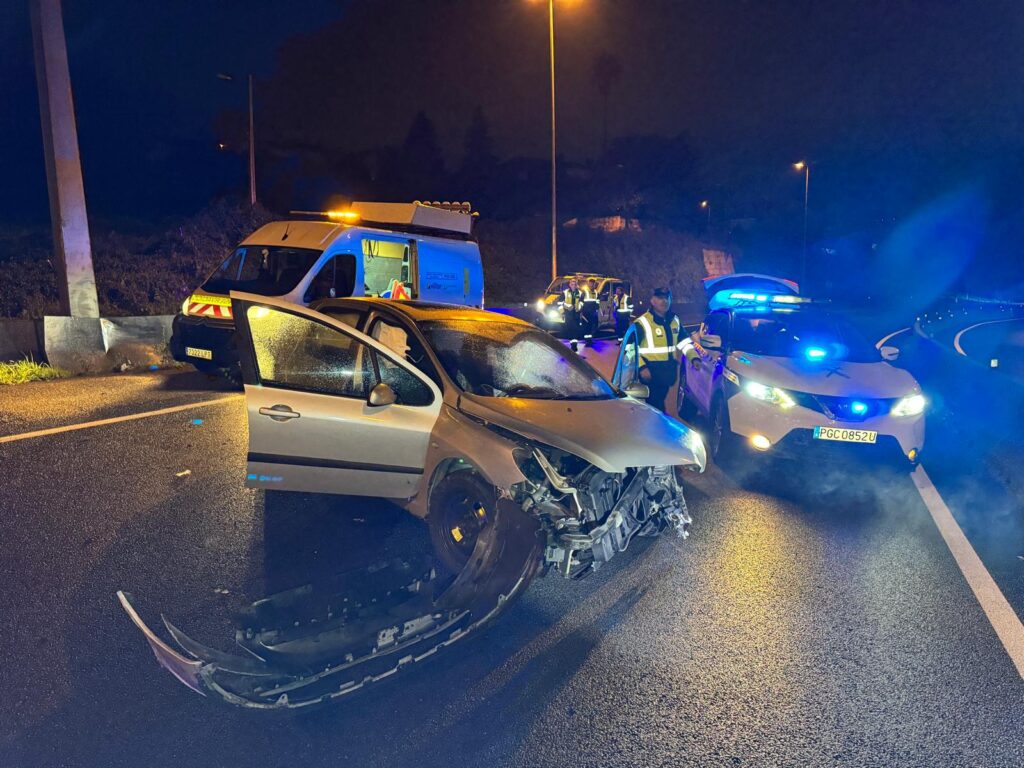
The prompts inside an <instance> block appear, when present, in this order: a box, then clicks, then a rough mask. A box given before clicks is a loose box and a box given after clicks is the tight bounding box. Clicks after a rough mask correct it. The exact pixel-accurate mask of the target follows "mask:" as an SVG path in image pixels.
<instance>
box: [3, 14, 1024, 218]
mask: <svg viewBox="0 0 1024 768" xmlns="http://www.w3.org/2000/svg"><path fill="white" fill-rule="evenodd" d="M13 6H14V10H13V12H8V13H6V14H5V15H4V18H3V20H2V21H0V24H2V25H3V26H2V27H0V102H2V103H3V104H5V105H6V108H5V109H4V111H3V112H2V113H0V136H2V137H3V141H2V146H0V164H2V167H3V178H4V183H3V185H2V187H0V218H6V219H11V220H39V219H40V218H42V219H45V216H46V199H45V186H44V178H43V162H42V150H41V143H40V139H39V126H38V107H37V103H36V95H35V83H34V76H33V71H32V64H31V33H30V29H29V24H28V13H27V9H26V6H27V2H26V0H14V2H13ZM557 8H558V10H557V14H558V18H559V21H558V36H559V39H558V52H557V55H558V78H559V108H560V131H559V136H560V145H561V149H562V151H563V152H565V154H566V155H567V156H569V157H570V158H574V159H580V160H582V159H586V158H588V157H592V156H593V155H594V154H595V152H596V151H597V149H598V147H599V142H600V119H599V113H598V108H599V104H600V99H599V97H598V94H597V91H596V88H595V86H594V83H593V79H592V77H591V74H590V71H591V66H592V62H593V58H594V55H595V54H596V53H597V52H599V51H600V50H603V49H607V50H610V51H612V52H613V53H615V54H616V55H617V56H618V57H619V58H620V59H621V61H622V65H623V77H622V80H621V81H620V83H619V84H618V85H617V86H616V87H615V89H614V91H613V93H612V109H611V112H610V128H611V132H612V134H613V135H624V134H630V133H632V134H637V133H658V134H664V135H675V134H678V133H680V132H686V133H687V134H689V135H690V137H691V138H692V140H693V143H694V145H695V147H696V148H697V150H698V154H699V156H700V157H701V161H702V172H701V179H702V183H703V184H704V185H706V187H708V188H716V187H720V188H728V187H732V188H736V187H742V186H746V185H752V186H757V185H759V184H762V183H764V182H765V180H766V179H767V180H768V182H767V184H766V188H769V187H771V185H772V184H779V183H781V182H780V181H779V179H780V178H781V177H784V176H785V170H786V166H787V164H788V163H789V162H791V161H792V160H793V159H796V158H797V157H801V156H804V155H809V156H811V157H812V158H814V159H815V160H816V161H817V162H818V163H819V164H820V170H819V171H818V176H817V177H816V181H817V182H818V183H819V184H821V185H822V186H823V187H828V186H829V184H831V186H832V188H833V190H835V189H840V188H846V189H847V190H855V191H851V192H850V194H854V193H856V194H859V195H863V194H871V191H870V190H871V189H874V190H875V191H876V192H877V194H879V195H881V196H887V195H888V196H892V195H899V194H903V193H904V191H906V193H907V194H915V195H918V196H922V195H923V196H927V195H932V194H934V195H939V194H942V193H943V192H945V191H946V190H947V188H948V187H950V186H952V185H955V184H958V183H970V182H972V181H977V180H979V179H981V180H984V179H986V178H988V177H989V176H991V175H992V174H993V173H998V171H999V167H1000V165H1004V164H1005V163H1006V161H1007V158H1019V157H1020V155H1021V147H1022V146H1024V139H1022V138H1021V128H1022V117H1024V89H1022V88H1021V82H1024V44H1022V43H1024V3H1020V2H1019V1H1018V0H1003V1H1001V0H984V1H981V0H979V1H978V2H959V3H956V2H942V1H941V0H888V1H887V2H882V1H880V0H857V1H854V0H835V1H833V2H828V3H821V2H811V1H809V0H790V1H789V2H761V1H753V0H751V1H749V2H744V1H742V0H720V1H717V2H714V1H712V0H703V1H699V2H698V1H696V0H678V1H675V2H673V1H671V0H560V4H559V5H558V7H557ZM65 24H66V30H67V36H68V44H69V52H70V60H71V74H72V79H73V84H74V87H75V96H76V104H77V113H78V119H79V128H80V142H81V146H82V151H83V158H84V163H85V174H86V178H85V181H86V192H87V195H88V197H89V201H90V206H91V208H92V211H93V213H94V214H95V215H97V216H104V217H126V218H135V217H143V216H152V214H153V212H154V211H155V210H161V211H167V212H169V213H183V212H189V211H191V210H194V209H196V208H198V207H200V206H202V205H203V204H204V203H205V202H206V201H207V200H208V199H209V197H210V196H212V195H213V194H215V193H217V192H218V191H220V190H223V189H224V188H226V187H227V186H230V185H232V184H235V183H236V182H237V179H238V178H239V176H240V174H242V172H243V171H242V166H241V162H240V160H239V159H238V158H237V157H235V156H231V155H226V154H224V153H217V152H216V151H215V150H214V142H215V141H216V137H215V136H214V133H213V122H214V118H215V116H216V114H217V113H218V112H219V111H221V110H223V109H224V108H225V107H231V106H238V105H240V104H241V103H242V90H241V88H240V87H237V86H235V85H232V84H226V83H223V82H221V81H219V80H217V79H216V78H215V75H216V73H217V72H218V71H230V72H234V73H244V72H245V71H247V70H249V69H252V70H253V71H255V72H256V73H257V75H258V76H259V78H260V79H261V80H262V81H264V82H265V83H267V85H266V87H268V88H271V87H273V86H272V84H271V83H270V82H269V81H270V79H271V78H273V77H274V76H275V74H276V73H277V72H278V68H279V61H281V59H279V56H283V61H285V62H287V61H288V60H289V59H291V60H292V61H293V63H294V60H295V59H296V58H299V59H301V58H302V57H303V56H304V55H305V52H306V51H310V52H312V53H311V54H310V57H311V60H310V62H309V65H310V66H308V67H307V68H306V70H305V72H304V75H305V76H306V77H308V78H310V79H312V80H316V79H317V78H320V77H321V73H324V74H323V75H322V80H323V81H322V82H319V83H311V86H312V90H313V92H314V93H318V96H317V97H321V96H322V98H325V99H332V98H334V99H337V98H344V99H346V100H348V101H349V102H350V103H351V105H352V109H351V112H350V115H349V116H348V117H347V118H346V119H345V120H344V121H343V122H344V124H343V125H333V126H324V132H323V136H324V137H325V140H329V141H332V142H334V143H337V144H340V145H342V146H345V147H346V148H348V149H352V150H355V149H361V148H365V147H370V146H373V145H376V144H380V143H386V142H397V141H400V140H401V138H402V136H403V135H404V133H405V132H406V130H407V129H408V126H409V124H410V122H411V119H412V117H413V115H414V114H415V112H416V110H417V109H424V110H426V111H427V112H428V114H430V115H431V117H432V118H433V119H434V120H435V122H436V124H437V128H438V132H439V136H440V138H441V140H442V142H443V144H444V149H445V151H446V154H447V156H448V160H449V162H450V163H457V162H458V160H459V159H460V152H461V144H462V137H463V132H464V129H465V124H466V121H467V120H468V118H469V115H470V113H471V111H472V109H473V107H474V106H476V105H478V104H479V105H481V106H482V107H483V108H484V110H485V112H486V114H487V116H488V119H489V120H490V122H491V124H492V128H493V132H494V135H495V139H496V143H497V149H498V150H499V152H500V153H501V154H502V155H503V156H509V155H518V154H532V155H537V156H541V155H543V153H544V152H545V151H546V142H547V139H548V136H547V125H548V123H547V120H548V116H547V101H546V100H547V87H548V83H547V50H546V46H547V29H546V4H545V3H536V2H529V1H528V0H488V1H487V2H484V1H483V0H475V1H474V0H461V1H459V0H415V1H414V0H373V1H371V0H352V2H351V3H347V2H343V1H342V0H304V1H303V2H301V3H283V2H269V1H267V0H249V1H248V2H239V1H235V2H219V3H210V2H199V1H198V0H185V1H180V2H166V0H165V1H164V2H156V1H155V0H92V1H90V0H65ZM296 36H298V39H296ZM289 41H290V42H289ZM282 46H284V49H283V53H280V54H279V51H281V50H282ZM325 50H326V51H327V52H328V53H327V54H326V55H329V56H330V58H331V61H330V62H329V64H328V65H325V66H322V67H321V66H318V65H317V61H318V59H317V58H316V57H317V56H323V55H325ZM338 62H342V65H341V66H340V67H339V65H338ZM348 62H351V71H352V72H354V73H357V74H358V76H353V77H352V78H351V79H346V78H345V77H339V76H338V71H339V70H341V71H345V70H346V69H348V67H347V66H346V64H347V63H348ZM293 69H295V67H294V66H293ZM299 69H300V70H301V67H299ZM278 82H280V81H278ZM263 119H272V120H273V121H274V123H275V126H280V125H284V126H285V127H288V126H287V124H288V120H289V115H288V114H284V113H280V112H278V113H275V114H274V115H272V116H264V118H263ZM830 167H831V169H832V174H831V181H830V180H829V174H828V171H829V169H830ZM865 168H876V169H877V172H876V173H875V174H873V175H872V174H867V175H865V173H864V169H865ZM851 169H859V173H857V174H855V173H853V171H851ZM854 176H857V178H856V180H854ZM787 183H788V182H787ZM872 184H873V185H874V187H872V186H871V185H872ZM858 185H859V186H858ZM701 193H702V190H701V191H695V195H700V194H701ZM836 199H837V200H841V199H842V197H841V196H839V197H838V198H836ZM737 213H741V212H737Z"/></svg>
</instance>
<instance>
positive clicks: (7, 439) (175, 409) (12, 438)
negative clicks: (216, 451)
mask: <svg viewBox="0 0 1024 768" xmlns="http://www.w3.org/2000/svg"><path fill="white" fill-rule="evenodd" d="M241 397H243V396H242V395H228V396H227V397H218V398H216V399H214V400H201V401H199V402H197V403H186V404H185V405H173V406H171V407H169V408H159V409H157V410H155V411H143V412H142V413H129V414H128V415H126V416H114V417H113V418H110V419H98V420H97V421H85V422H82V423H81V424H68V425H66V426H63V427H51V428H49V429H38V430H36V431H35V432H22V433H21V434H17V435H4V436H2V437H0V443H14V442H17V441H18V440H31V439H32V438H35V437H46V436H47V435H57V434H60V433H61V432H74V431H76V430H79V429H92V428H93V427H104V426H107V425H108V424H119V423H120V422H122V421H135V420H136V419H148V418H149V417H151V416H164V415H166V414H168V413H179V412H180V411H188V410H190V409H192V408H205V407H207V406H210V405H219V404H221V403H227V402H231V401H233V400H238V399H239V398H241Z"/></svg>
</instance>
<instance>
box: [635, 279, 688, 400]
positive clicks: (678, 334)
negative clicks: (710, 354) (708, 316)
mask: <svg viewBox="0 0 1024 768" xmlns="http://www.w3.org/2000/svg"><path fill="white" fill-rule="evenodd" d="M650 305H651V308H650V310H648V311H647V312H646V313H645V314H643V315H641V316H640V317H638V318H637V319H636V323H634V324H635V325H636V326H637V331H638V333H637V340H638V342H639V344H640V348H639V350H638V351H639V355H640V381H642V382H643V383H644V384H646V385H647V387H648V389H650V394H649V395H648V397H647V402H648V403H649V404H650V405H653V406H654V407H655V408H657V409H658V410H660V411H663V412H664V410H665V397H666V396H667V395H668V393H669V390H671V389H672V387H673V386H674V385H675V383H676V375H677V374H678V373H679V360H680V356H681V355H685V356H686V359H687V360H689V361H690V362H691V364H694V365H696V361H698V360H699V355H698V353H697V349H696V347H695V346H694V344H693V341H692V340H691V339H690V337H689V336H688V335H686V334H685V333H683V330H682V325H681V324H680V322H679V318H678V317H677V316H676V314H675V313H674V312H673V311H672V290H671V289H670V288H655V289H654V292H653V293H652V294H651V302H650Z"/></svg>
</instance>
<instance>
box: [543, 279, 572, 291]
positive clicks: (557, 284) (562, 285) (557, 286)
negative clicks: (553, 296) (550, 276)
mask: <svg viewBox="0 0 1024 768" xmlns="http://www.w3.org/2000/svg"><path fill="white" fill-rule="evenodd" d="M568 287H569V281H568V280H567V279H565V278H564V277H560V278H558V279H557V280H552V281H551V285H549V286H548V289H547V293H561V292H562V291H564V290H565V289H566V288H568Z"/></svg>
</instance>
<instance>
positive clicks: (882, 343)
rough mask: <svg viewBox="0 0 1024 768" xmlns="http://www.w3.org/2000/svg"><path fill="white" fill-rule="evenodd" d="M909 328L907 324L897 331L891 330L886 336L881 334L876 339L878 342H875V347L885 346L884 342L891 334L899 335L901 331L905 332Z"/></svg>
mask: <svg viewBox="0 0 1024 768" xmlns="http://www.w3.org/2000/svg"><path fill="white" fill-rule="evenodd" d="M909 330H910V327H909V326H908V327H906V328H900V329H899V330H898V331H893V332H892V333H890V334H889V335H888V336H883V337H882V338H880V339H879V340H878V343H877V344H875V349H881V348H882V347H884V346H885V342H887V341H888V340H889V339H891V338H892V337H893V336H899V335H900V334H901V333H906V332H907V331H909Z"/></svg>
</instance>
